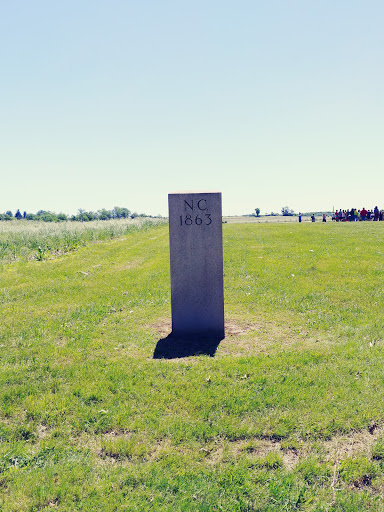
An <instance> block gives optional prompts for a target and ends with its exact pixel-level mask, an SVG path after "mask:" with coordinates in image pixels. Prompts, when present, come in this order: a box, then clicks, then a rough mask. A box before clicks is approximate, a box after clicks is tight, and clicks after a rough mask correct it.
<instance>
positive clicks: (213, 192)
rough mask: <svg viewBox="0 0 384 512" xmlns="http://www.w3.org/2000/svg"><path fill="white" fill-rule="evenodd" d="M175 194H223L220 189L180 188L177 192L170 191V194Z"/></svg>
mask: <svg viewBox="0 0 384 512" xmlns="http://www.w3.org/2000/svg"><path fill="white" fill-rule="evenodd" d="M173 194H221V192H219V191H218V190H178V191H175V192H169V194H168V195H173Z"/></svg>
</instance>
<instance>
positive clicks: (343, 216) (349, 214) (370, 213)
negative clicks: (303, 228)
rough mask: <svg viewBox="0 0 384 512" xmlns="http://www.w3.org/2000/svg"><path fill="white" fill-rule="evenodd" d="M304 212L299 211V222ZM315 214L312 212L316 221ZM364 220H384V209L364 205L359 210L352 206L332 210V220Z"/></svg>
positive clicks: (312, 219)
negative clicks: (346, 208)
mask: <svg viewBox="0 0 384 512" xmlns="http://www.w3.org/2000/svg"><path fill="white" fill-rule="evenodd" d="M301 219H302V214H301V213H299V222H301ZM315 220H316V218H315V214H314V213H312V215H311V221H312V222H315ZM363 220H373V221H375V220H376V221H379V220H382V221H384V210H379V208H378V207H377V206H375V207H374V208H373V210H366V209H365V208H364V207H363V208H362V209H361V210H357V209H356V208H351V209H350V210H342V209H341V208H340V210H336V211H334V212H332V221H333V222H358V221H363ZM323 222H327V214H326V213H323Z"/></svg>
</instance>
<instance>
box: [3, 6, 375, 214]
mask: <svg viewBox="0 0 384 512" xmlns="http://www.w3.org/2000/svg"><path fill="white" fill-rule="evenodd" d="M383 26H384V2H383V1H382V0H358V1H357V0H312V1H311V0H289V1H287V0H268V1H265V0H262V1H261V0H236V1H234V0H231V1H228V0H193V1H192V0H190V1H183V0H177V1H176V0H173V1H171V0H162V1H159V0H156V1H155V0H140V1H138V0H136V1H130V0H108V1H106V0H65V1H52V0H34V1H31V0H14V1H12V2H2V5H1V8H0V63H1V79H0V98H1V100H0V101H1V108H0V176H1V181H0V212H3V211H5V210H9V209H10V210H12V211H13V212H15V210H16V209H17V208H20V210H21V211H24V210H27V211H29V212H36V211H37V210H39V209H46V210H53V211H56V212H59V211H64V212H66V213H74V212H76V211H77V209H78V208H84V209H86V210H97V209H99V208H102V207H105V208H113V207H114V206H126V207H128V208H130V209H131V210H136V211H138V212H145V213H149V214H153V215H156V214H158V213H160V214H163V215H167V194H168V193H169V192H172V191H177V190H196V191H199V190H215V191H221V192H222V193H223V213H224V214H225V215H236V214H244V213H251V212H253V211H254V208H256V207H259V208H260V209H261V211H262V212H263V213H264V212H271V211H275V212H276V211H280V209H281V207H282V206H285V205H288V206H289V207H290V208H293V209H294V210H295V211H299V210H301V211H311V210H329V209H332V207H333V206H335V207H342V208H349V207H350V206H356V207H358V208H361V207H362V206H365V207H370V206H374V205H376V204H378V205H379V206H381V207H384V101H383V95H384V59H383V56H384V30H383Z"/></svg>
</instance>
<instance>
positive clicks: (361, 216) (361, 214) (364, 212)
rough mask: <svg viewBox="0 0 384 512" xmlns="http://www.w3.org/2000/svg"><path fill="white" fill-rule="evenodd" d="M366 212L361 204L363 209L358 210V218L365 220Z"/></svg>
mask: <svg viewBox="0 0 384 512" xmlns="http://www.w3.org/2000/svg"><path fill="white" fill-rule="evenodd" d="M367 213H368V212H367V210H366V209H365V208H364V206H363V209H362V210H361V211H360V218H361V220H366V218H367Z"/></svg>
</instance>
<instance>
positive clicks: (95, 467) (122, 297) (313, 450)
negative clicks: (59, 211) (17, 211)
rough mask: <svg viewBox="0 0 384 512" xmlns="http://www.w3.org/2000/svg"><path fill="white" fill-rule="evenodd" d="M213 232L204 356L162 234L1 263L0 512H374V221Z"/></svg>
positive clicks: (378, 398)
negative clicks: (180, 314)
mask: <svg viewBox="0 0 384 512" xmlns="http://www.w3.org/2000/svg"><path fill="white" fill-rule="evenodd" d="M223 231H224V274H225V275H224V283H225V314H226V337H225V339H224V340H223V341H222V342H221V343H220V344H219V346H218V347H217V350H216V353H215V355H214V357H209V356H207V355H204V354H197V355H195V356H192V357H187V358H171V359H155V358H154V357H153V356H154V352H155V349H156V346H157V344H158V343H159V342H161V340H162V339H164V338H166V336H167V335H168V334H169V332H170V325H171V322H170V319H171V311H170V284H169V283H170V276H169V254H168V228H167V226H166V225H164V224H163V225H161V224H160V225H152V226H145V227H144V229H136V230H135V231H131V232H128V233H125V234H120V235H119V236H118V238H110V237H109V238H108V239H106V240H104V241H100V240H98V242H97V243H96V242H92V241H91V240H88V241H87V242H86V244H87V245H86V246H83V247H82V245H83V244H82V243H81V244H79V245H78V246H77V248H76V250H75V251H71V252H65V251H57V253H56V255H53V254H49V255H46V257H45V258H42V259H41V261H38V259H34V260H28V258H27V257H22V258H21V259H20V260H19V261H14V262H11V263H9V259H6V260H5V261H6V263H3V264H2V265H1V266H0V313H1V324H0V357H1V360H0V364H1V371H0V384H1V385H0V441H1V443H0V489H1V492H0V510H1V512H10V511H28V512H34V511H48V510H59V511H63V512H64V511H65V512H66V511H75V510H82V511H95V510H100V511H108V512H109V511H118V510H127V511H128V510H129V511H130V510H137V511H146V510H153V511H158V510H161V511H204V512H205V511H260V512H261V511H267V512H268V511H271V512H272V511H276V512H280V511H296V510H303V511H324V512H325V511H356V512H357V511H359V512H360V511H362V510H369V511H382V510H384V499H383V491H384V421H383V420H384V353H383V351H384V315H383V310H384V293H383V291H384V250H383V237H384V223H343V224H332V223H327V224H321V223H315V224H311V223H304V224H301V225H299V224H298V223H286V224H283V223H282V224H279V223H270V224H269V223H244V224H236V223H228V224H224V226H223ZM12 236H13V235H12V234H9V235H8V240H9V241H11V242H12ZM15 236H17V235H15ZM48 242H49V241H48ZM49 243H50V242H49Z"/></svg>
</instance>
